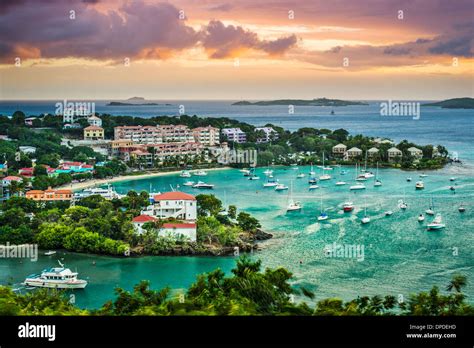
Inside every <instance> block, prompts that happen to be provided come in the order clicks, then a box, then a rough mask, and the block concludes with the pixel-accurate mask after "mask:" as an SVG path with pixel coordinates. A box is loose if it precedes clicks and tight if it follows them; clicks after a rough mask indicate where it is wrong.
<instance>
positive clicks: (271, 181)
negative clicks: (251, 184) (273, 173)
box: [263, 178, 278, 187]
mask: <svg viewBox="0 0 474 348" xmlns="http://www.w3.org/2000/svg"><path fill="white" fill-rule="evenodd" d="M277 185H278V180H275V179H270V178H268V179H267V182H266V183H264V184H263V187H275V186H277Z"/></svg>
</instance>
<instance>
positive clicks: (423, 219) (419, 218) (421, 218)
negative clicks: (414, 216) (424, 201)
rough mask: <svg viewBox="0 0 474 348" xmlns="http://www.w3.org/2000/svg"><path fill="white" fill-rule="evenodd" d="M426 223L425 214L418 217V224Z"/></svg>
mask: <svg viewBox="0 0 474 348" xmlns="http://www.w3.org/2000/svg"><path fill="white" fill-rule="evenodd" d="M423 221H425V217H424V215H423V214H420V215H418V222H423Z"/></svg>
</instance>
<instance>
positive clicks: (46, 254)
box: [44, 250, 56, 256]
mask: <svg viewBox="0 0 474 348" xmlns="http://www.w3.org/2000/svg"><path fill="white" fill-rule="evenodd" d="M54 254H56V251H54V250H48V251H46V252H45V253H44V255H45V256H51V255H54Z"/></svg>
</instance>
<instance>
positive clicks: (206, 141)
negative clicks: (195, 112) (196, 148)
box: [193, 126, 219, 147]
mask: <svg viewBox="0 0 474 348" xmlns="http://www.w3.org/2000/svg"><path fill="white" fill-rule="evenodd" d="M193 136H194V140H195V141H196V142H198V143H201V144H202V145H204V146H207V147H209V146H216V145H219V129H218V128H215V127H211V126H207V127H197V128H193Z"/></svg>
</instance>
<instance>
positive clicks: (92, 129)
mask: <svg viewBox="0 0 474 348" xmlns="http://www.w3.org/2000/svg"><path fill="white" fill-rule="evenodd" d="M103 139H104V128H102V127H98V126H89V127H86V128H84V140H103Z"/></svg>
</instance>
